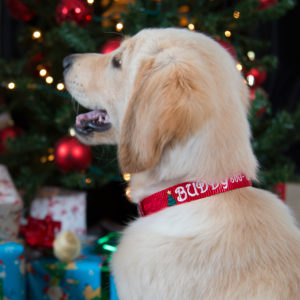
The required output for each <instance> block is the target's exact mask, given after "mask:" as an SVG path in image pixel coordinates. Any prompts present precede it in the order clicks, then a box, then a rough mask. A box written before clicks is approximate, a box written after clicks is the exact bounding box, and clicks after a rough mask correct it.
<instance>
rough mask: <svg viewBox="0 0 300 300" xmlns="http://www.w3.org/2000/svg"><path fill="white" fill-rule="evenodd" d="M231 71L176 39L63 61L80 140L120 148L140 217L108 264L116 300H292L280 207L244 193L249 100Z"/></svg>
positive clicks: (297, 274) (297, 254) (297, 237)
mask: <svg viewBox="0 0 300 300" xmlns="http://www.w3.org/2000/svg"><path fill="white" fill-rule="evenodd" d="M235 64H236V63H235V61H234V59H233V58H232V57H231V56H230V55H229V54H228V53H227V51H226V50H225V49H224V48H223V47H222V46H220V45H219V44H218V43H217V42H216V41H214V40H213V39H212V38H210V37H208V36H206V35H204V34H202V33H196V32H191V31H188V30H185V29H176V28H168V29H144V30H142V31H140V32H139V33H138V34H136V35H135V36H133V37H131V38H127V39H125V40H124V41H123V42H122V44H121V46H120V47H119V48H118V49H116V50H115V51H113V52H111V53H109V54H106V55H102V54H74V55H71V56H68V57H66V58H65V59H64V61H63V66H64V78H65V84H66V87H67V90H68V91H69V92H70V94H71V95H72V96H73V97H74V98H75V99H76V100H77V101H78V102H79V103H80V104H81V105H82V106H84V107H86V108H87V109H91V110H93V111H91V112H88V113H84V114H80V115H78V116H77V117H76V123H75V129H76V132H77V137H78V139H79V140H80V141H82V142H83V143H86V144H89V145H98V144H117V145H118V158H119V164H120V167H121V170H122V172H123V173H130V174H131V181H130V189H131V196H132V200H133V201H134V202H135V203H139V207H140V211H141V215H142V216H141V217H140V218H137V219H136V220H134V221H133V222H131V223H130V224H129V225H128V227H127V228H126V229H125V230H124V232H123V235H122V238H121V241H120V244H119V247H118V250H117V251H116V252H115V253H114V255H113V258H112V265H111V266H112V273H113V275H114V278H115V281H116V286H117V290H118V295H119V298H120V300H179V299H180V300H183V299H184V300H204V299H205V300H235V299H236V300H258V299H259V300H283V299H286V300H294V299H300V233H299V230H298V228H297V226H296V222H295V220H294V218H293V216H292V214H291V212H290V211H289V209H288V207H287V206H286V205H285V204H284V203H283V202H282V201H280V200H279V199H278V198H277V197H276V196H275V195H273V194H272V193H270V192H268V191H264V190H261V189H257V188H254V187H252V186H251V182H250V181H256V180H257V169H258V163H257V160H256V158H255V156H254V154H253V150H252V148H251V144H250V137H251V132H250V128H249V124H248V121H247V112H248V108H249V91H248V88H247V85H246V84H245V81H244V79H243V76H242V75H241V73H240V72H239V71H238V70H237V69H236V66H235ZM240 182H242V183H241V184H242V185H243V186H239V184H240ZM231 183H232V184H233V185H234V186H235V187H236V186H238V187H237V188H234V189H229V188H228V185H230V184H231ZM208 187H209V190H208ZM217 187H218V188H217ZM218 189H221V190H218ZM161 191H162V192H161ZM216 191H217V192H216ZM207 193H209V195H207ZM162 194H164V196H163V197H165V198H161V195H162ZM201 194H204V195H206V197H204V198H200V196H201ZM153 195H154V196H153ZM154 198H156V199H154ZM192 198H193V199H192ZM149 199H150V200H149ZM153 199H154V200H153ZM169 200H170V201H171V200H172V201H173V203H171V202H172V201H171V202H170V203H171V204H170V203H169V202H168V204H166V203H167V202H166V201H169ZM194 200H195V201H194ZM157 203H163V205H164V206H163V207H162V208H161V207H159V208H157V207H156V206H157ZM174 204H175V205H174ZM178 204H180V205H178Z"/></svg>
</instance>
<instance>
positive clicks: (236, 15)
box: [233, 10, 241, 19]
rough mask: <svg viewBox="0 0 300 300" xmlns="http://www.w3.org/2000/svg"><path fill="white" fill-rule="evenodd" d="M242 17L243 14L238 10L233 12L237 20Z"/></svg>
mask: <svg viewBox="0 0 300 300" xmlns="http://www.w3.org/2000/svg"><path fill="white" fill-rule="evenodd" d="M240 15H241V13H240V12H239V11H238V10H236V11H234V12H233V17H234V18H235V19H238V18H239V17H240Z"/></svg>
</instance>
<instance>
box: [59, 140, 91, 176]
mask: <svg viewBox="0 0 300 300" xmlns="http://www.w3.org/2000/svg"><path fill="white" fill-rule="evenodd" d="M54 156H55V163H56V165H57V166H58V168H59V169H60V170H61V171H71V170H76V171H83V170H86V169H87V168H88V167H89V166H90V164H91V162H92V150H91V147H89V146H87V145H84V144H82V143H80V142H79V141H78V140H77V139H76V138H75V137H72V136H66V137H63V138H61V139H59V140H58V142H57V143H56V145H55V149H54Z"/></svg>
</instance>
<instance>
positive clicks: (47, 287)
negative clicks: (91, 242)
mask: <svg viewBox="0 0 300 300" xmlns="http://www.w3.org/2000/svg"><path fill="white" fill-rule="evenodd" d="M103 260H105V258H104V259H103V256H101V255H99V254H95V253H94V247H92V246H89V247H84V248H83V250H82V255H81V256H80V257H79V258H78V259H76V260H75V261H74V262H71V263H62V262H59V261H58V260H57V259H55V258H51V257H49V258H40V259H37V260H34V261H32V262H30V263H29V264H27V278H28V299H30V300H57V299H63V300H71V299H74V300H100V299H101V300H108V298H107V297H106V294H107V293H106V292H105V291H104V289H107V287H104V289H103V287H102V286H101V284H103V280H102V279H103V278H102V277H103V270H102V266H103ZM110 282H111V285H110V294H111V295H110V296H109V299H110V300H118V298H117V296H116V290H115V287H114V283H113V279H112V278H111V280H110Z"/></svg>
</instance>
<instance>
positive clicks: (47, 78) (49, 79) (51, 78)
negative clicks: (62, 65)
mask: <svg viewBox="0 0 300 300" xmlns="http://www.w3.org/2000/svg"><path fill="white" fill-rule="evenodd" d="M46 82H47V83H48V84H51V83H52V82H53V77H52V76H47V77H46Z"/></svg>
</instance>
